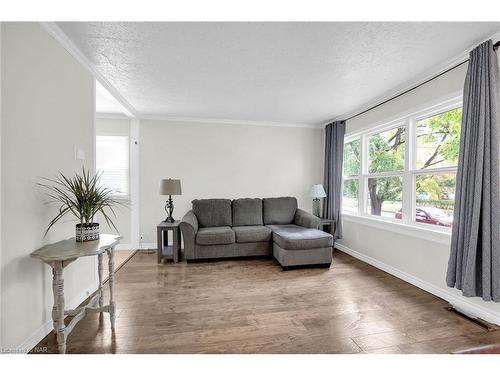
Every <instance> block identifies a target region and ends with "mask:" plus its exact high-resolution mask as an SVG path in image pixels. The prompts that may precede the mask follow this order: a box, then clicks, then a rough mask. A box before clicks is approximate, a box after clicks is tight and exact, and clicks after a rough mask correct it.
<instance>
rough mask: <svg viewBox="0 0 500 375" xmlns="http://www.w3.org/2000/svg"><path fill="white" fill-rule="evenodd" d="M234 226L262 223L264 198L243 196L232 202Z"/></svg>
mask: <svg viewBox="0 0 500 375" xmlns="http://www.w3.org/2000/svg"><path fill="white" fill-rule="evenodd" d="M232 209H233V227H239V226H242V225H262V224H263V221H262V199H260V198H241V199H235V200H233V202H232Z"/></svg>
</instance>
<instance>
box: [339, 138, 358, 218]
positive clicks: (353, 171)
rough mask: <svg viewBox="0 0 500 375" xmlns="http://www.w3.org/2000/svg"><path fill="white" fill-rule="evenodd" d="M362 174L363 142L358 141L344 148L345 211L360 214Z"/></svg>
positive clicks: (343, 201)
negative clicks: (360, 176) (360, 178)
mask: <svg viewBox="0 0 500 375" xmlns="http://www.w3.org/2000/svg"><path fill="white" fill-rule="evenodd" d="M360 172H361V140H360V139H356V140H353V141H351V142H349V143H346V144H345V146H344V176H345V177H344V188H343V194H342V206H343V209H344V210H345V211H349V212H358V209H359V208H358V207H359V198H358V197H359V174H360Z"/></svg>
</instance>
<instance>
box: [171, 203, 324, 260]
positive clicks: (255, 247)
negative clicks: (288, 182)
mask: <svg viewBox="0 0 500 375" xmlns="http://www.w3.org/2000/svg"><path fill="white" fill-rule="evenodd" d="M192 203H193V207H192V210H190V211H189V212H188V213H187V214H186V215H185V216H184V217H183V218H182V221H181V223H180V228H181V231H182V236H183V238H184V256H185V258H186V259H187V261H188V262H189V261H195V260H208V259H218V258H234V257H246V256H263V255H271V254H272V255H274V257H275V258H276V259H277V260H278V262H279V263H280V264H281V266H282V267H283V268H290V267H294V266H309V265H315V266H318V265H319V266H329V265H330V263H331V261H332V250H333V237H332V235H330V234H328V233H325V232H323V231H320V230H318V226H319V223H320V220H319V218H317V217H316V216H313V215H311V214H309V213H308V212H306V211H304V210H301V209H299V208H297V200H296V199H295V198H293V197H281V198H264V199H260V198H242V199H235V200H232V201H231V200H230V199H195V200H194V201H193V202H192Z"/></svg>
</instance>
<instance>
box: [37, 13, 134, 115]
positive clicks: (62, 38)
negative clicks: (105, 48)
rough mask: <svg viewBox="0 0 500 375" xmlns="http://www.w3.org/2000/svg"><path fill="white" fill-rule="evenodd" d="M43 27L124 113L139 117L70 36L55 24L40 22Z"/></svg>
mask: <svg viewBox="0 0 500 375" xmlns="http://www.w3.org/2000/svg"><path fill="white" fill-rule="evenodd" d="M40 24H41V25H42V27H43V28H44V29H45V30H46V31H47V32H48V33H49V34H50V35H51V36H52V37H53V38H54V39H55V40H57V41H58V42H59V43H60V44H61V45H62V46H63V47H64V49H66V50H67V51H68V52H69V53H70V54H71V55H72V56H73V57H74V58H75V59H76V60H77V61H78V62H79V63H80V64H82V65H83V66H84V67H85V68H86V69H87V70H89V71H90V72H91V73H92V74H93V75H94V77H95V79H96V80H97V81H99V83H100V84H101V85H102V86H103V87H104V88H105V89H106V90H108V91H109V92H110V94H111V95H113V96H114V97H115V99H116V100H117V101H118V103H119V104H120V106H121V107H123V108H122V109H123V112H124V113H125V114H126V115H127V116H128V117H130V118H133V117H137V111H136V110H135V108H134V107H133V106H132V105H131V104H130V103H129V102H128V101H127V100H126V99H125V98H124V97H123V96H122V95H121V94H120V93H119V92H118V90H116V89H115V88H114V87H113V85H111V84H110V83H109V82H108V80H107V79H106V78H104V76H103V75H102V74H101V73H100V72H98V71H97V70H96V69H94V67H93V66H92V64H91V63H90V61H89V60H88V59H87V57H86V56H85V55H84V54H83V53H82V51H80V49H79V48H78V47H77V46H76V45H75V44H74V43H73V41H72V40H71V39H70V38H68V36H67V35H66V34H65V33H64V31H62V30H61V28H60V27H59V26H57V24H56V23H55V22H40Z"/></svg>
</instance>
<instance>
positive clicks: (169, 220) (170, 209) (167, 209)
mask: <svg viewBox="0 0 500 375" xmlns="http://www.w3.org/2000/svg"><path fill="white" fill-rule="evenodd" d="M165 212H166V213H167V218H166V219H165V223H174V222H175V219H174V218H173V217H172V214H173V213H174V201H173V200H172V196H171V195H169V196H168V200H167V203H166V204H165Z"/></svg>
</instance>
